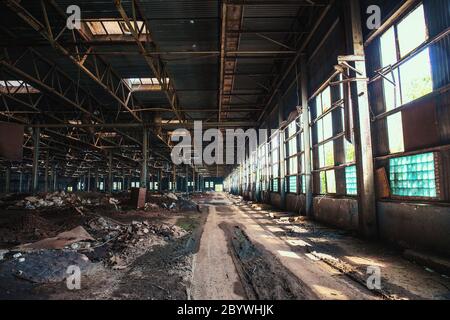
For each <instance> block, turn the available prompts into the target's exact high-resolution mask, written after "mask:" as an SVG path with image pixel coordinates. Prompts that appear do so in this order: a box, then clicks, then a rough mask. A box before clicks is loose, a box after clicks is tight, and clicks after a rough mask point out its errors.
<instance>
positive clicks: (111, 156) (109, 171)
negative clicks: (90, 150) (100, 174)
mask: <svg viewBox="0 0 450 320" xmlns="http://www.w3.org/2000/svg"><path fill="white" fill-rule="evenodd" d="M112 167H113V153H112V152H110V153H109V164H108V191H109V193H112V192H113V172H112Z"/></svg>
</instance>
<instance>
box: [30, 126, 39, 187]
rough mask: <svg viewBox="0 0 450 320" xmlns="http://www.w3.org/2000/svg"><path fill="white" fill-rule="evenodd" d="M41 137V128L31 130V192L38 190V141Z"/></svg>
mask: <svg viewBox="0 0 450 320" xmlns="http://www.w3.org/2000/svg"><path fill="white" fill-rule="evenodd" d="M40 137H41V129H39V128H35V129H34V130H33V173H32V181H33V184H32V192H33V193H37V192H38V191H39V143H40Z"/></svg>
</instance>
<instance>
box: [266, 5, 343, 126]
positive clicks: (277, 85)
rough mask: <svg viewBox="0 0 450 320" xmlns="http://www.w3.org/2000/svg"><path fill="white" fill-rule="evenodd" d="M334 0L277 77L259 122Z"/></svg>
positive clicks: (326, 7)
mask: <svg viewBox="0 0 450 320" xmlns="http://www.w3.org/2000/svg"><path fill="white" fill-rule="evenodd" d="M334 2H335V1H334V0H330V2H329V4H328V5H327V6H325V8H324V9H323V11H322V13H321V14H320V16H319V18H318V19H317V20H315V24H314V26H313V27H312V28H311V31H310V32H308V36H307V37H306V39H305V40H304V41H302V45H301V46H300V48H299V49H298V51H297V54H296V56H295V57H294V59H292V61H291V63H290V64H289V65H288V67H287V68H286V69H285V70H284V72H283V74H282V75H280V77H278V78H277V79H275V81H274V85H273V91H272V94H271V96H270V97H269V99H268V101H267V103H266V105H265V107H264V111H263V112H262V113H261V115H260V116H259V118H258V122H261V121H262V120H263V118H264V116H265V114H266V112H267V110H268V108H269V106H270V105H271V103H272V101H273V99H274V98H275V95H276V94H277V92H278V91H279V90H280V88H281V86H282V84H283V81H284V80H285V79H286V77H287V76H288V75H289V72H291V70H292V68H294V66H295V65H296V64H297V61H298V59H299V58H300V57H301V56H302V54H303V53H304V50H305V49H306V47H307V46H308V44H309V42H310V41H311V39H312V38H313V36H314V35H315V34H316V31H317V29H318V28H319V26H320V25H321V23H322V21H323V20H324V19H325V17H326V16H327V14H328V12H329V11H330V9H331V8H332V6H333V4H334Z"/></svg>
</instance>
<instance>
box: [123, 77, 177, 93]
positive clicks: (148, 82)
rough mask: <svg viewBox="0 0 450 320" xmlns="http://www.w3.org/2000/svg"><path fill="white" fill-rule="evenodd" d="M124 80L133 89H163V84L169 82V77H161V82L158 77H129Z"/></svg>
mask: <svg viewBox="0 0 450 320" xmlns="http://www.w3.org/2000/svg"><path fill="white" fill-rule="evenodd" d="M124 81H125V82H126V83H127V84H128V86H129V87H130V88H131V90H133V91H161V90H162V86H163V85H166V86H167V84H168V83H169V78H165V79H161V82H162V83H161V82H160V81H159V80H158V79H157V78H127V79H124Z"/></svg>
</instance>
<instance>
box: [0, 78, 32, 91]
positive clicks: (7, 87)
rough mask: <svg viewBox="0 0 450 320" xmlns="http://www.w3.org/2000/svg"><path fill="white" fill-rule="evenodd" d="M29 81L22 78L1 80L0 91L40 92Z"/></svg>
mask: <svg viewBox="0 0 450 320" xmlns="http://www.w3.org/2000/svg"><path fill="white" fill-rule="evenodd" d="M39 92H40V91H39V90H38V89H36V88H33V87H32V86H30V85H29V84H28V83H26V82H24V81H21V80H0V93H39Z"/></svg>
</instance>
